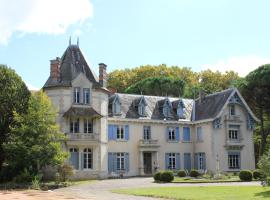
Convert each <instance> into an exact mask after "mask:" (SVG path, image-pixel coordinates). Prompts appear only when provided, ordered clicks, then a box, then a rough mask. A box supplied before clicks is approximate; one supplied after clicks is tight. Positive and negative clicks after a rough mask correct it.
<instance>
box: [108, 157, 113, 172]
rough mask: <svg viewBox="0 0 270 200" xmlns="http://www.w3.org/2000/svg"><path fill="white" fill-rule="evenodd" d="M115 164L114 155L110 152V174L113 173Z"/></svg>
mask: <svg viewBox="0 0 270 200" xmlns="http://www.w3.org/2000/svg"><path fill="white" fill-rule="evenodd" d="M113 166H114V163H113V153H111V152H109V153H108V172H109V173H111V172H113V168H114V167H113Z"/></svg>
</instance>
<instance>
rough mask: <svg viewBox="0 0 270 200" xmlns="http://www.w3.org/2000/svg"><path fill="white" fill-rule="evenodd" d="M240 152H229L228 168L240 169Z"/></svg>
mask: <svg viewBox="0 0 270 200" xmlns="http://www.w3.org/2000/svg"><path fill="white" fill-rule="evenodd" d="M240 162H241V160H240V152H229V153H228V168H229V169H240Z"/></svg>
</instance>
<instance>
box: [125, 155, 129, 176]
mask: <svg viewBox="0 0 270 200" xmlns="http://www.w3.org/2000/svg"><path fill="white" fill-rule="evenodd" d="M125 170H126V172H129V153H125Z"/></svg>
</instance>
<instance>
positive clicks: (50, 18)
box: [0, 0, 93, 44]
mask: <svg viewBox="0 0 270 200" xmlns="http://www.w3.org/2000/svg"><path fill="white" fill-rule="evenodd" d="M0 5H1V6H0V30H1V31H0V44H7V42H8V39H9V38H10V37H11V36H12V34H13V33H14V32H18V33H22V34H28V33H39V34H62V33H65V31H66V30H67V28H68V27H69V26H70V25H72V24H76V23H78V24H82V23H83V22H84V21H86V20H87V19H89V18H91V17H92V16H93V4H92V3H91V2H90V0H24V1H18V0H8V1H7V0H0Z"/></svg>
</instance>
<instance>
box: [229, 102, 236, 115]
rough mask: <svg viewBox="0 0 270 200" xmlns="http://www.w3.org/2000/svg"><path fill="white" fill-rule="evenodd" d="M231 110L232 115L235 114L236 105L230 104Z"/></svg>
mask: <svg viewBox="0 0 270 200" xmlns="http://www.w3.org/2000/svg"><path fill="white" fill-rule="evenodd" d="M229 111H230V116H234V115H235V105H233V104H231V105H230V106H229Z"/></svg>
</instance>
